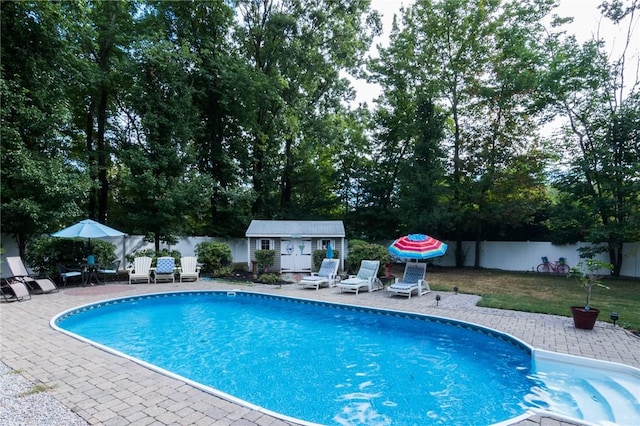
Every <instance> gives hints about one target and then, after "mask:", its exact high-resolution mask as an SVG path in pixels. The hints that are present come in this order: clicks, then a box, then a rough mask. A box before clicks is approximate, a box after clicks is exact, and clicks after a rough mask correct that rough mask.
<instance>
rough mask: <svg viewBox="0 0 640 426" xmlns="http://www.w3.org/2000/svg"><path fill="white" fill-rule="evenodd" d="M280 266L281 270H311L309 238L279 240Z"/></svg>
mask: <svg viewBox="0 0 640 426" xmlns="http://www.w3.org/2000/svg"><path fill="white" fill-rule="evenodd" d="M280 268H281V269H282V271H283V272H311V240H310V239H302V238H288V239H284V238H283V239H282V240H280Z"/></svg>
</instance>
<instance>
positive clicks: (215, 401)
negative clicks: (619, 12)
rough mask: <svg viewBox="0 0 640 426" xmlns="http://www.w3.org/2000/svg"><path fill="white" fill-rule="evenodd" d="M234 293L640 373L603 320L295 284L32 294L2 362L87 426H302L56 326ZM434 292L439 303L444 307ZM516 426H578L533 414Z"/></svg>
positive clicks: (7, 333)
mask: <svg viewBox="0 0 640 426" xmlns="http://www.w3.org/2000/svg"><path fill="white" fill-rule="evenodd" d="M233 289H241V290H246V291H253V292H264V293H269V294H277V295H282V296H292V297H301V298H308V299H316V300H322V301H328V302H336V303H347V304H353V305H363V306H370V307H379V308H386V309H394V310H400V311H410V312H417V313H423V314H428V315H435V316H442V317H447V318H453V319H458V320H462V321H468V322H472V323H475V324H479V325H483V326H487V327H491V328H494V329H496V330H499V331H502V332H506V333H509V334H511V335H513V336H514V337H517V338H519V339H521V340H523V341H525V342H526V343H528V344H530V345H532V346H534V347H536V348H539V349H545V350H550V351H555V352H559V353H566V354H572V355H578V356H583V357H588V358H595V359H600V360H605V361H612V362H617V363H622V364H627V365H631V366H634V367H637V368H640V339H639V338H638V337H637V336H635V335H632V334H631V333H628V332H626V331H625V330H623V329H621V328H619V327H614V326H613V325H612V324H609V323H603V322H599V323H597V325H596V327H595V329H594V330H593V331H585V330H579V329H576V328H574V326H573V323H572V320H571V318H569V317H559V316H550V315H542V314H530V313H521V312H514V311H503V310H497V309H488V308H479V307H476V306H475V303H476V301H477V300H478V296H472V295H463V294H453V293H446V292H432V293H429V294H427V295H425V296H423V297H412V298H411V299H406V298H404V297H391V298H390V297H388V294H387V292H386V291H377V292H373V293H360V294H358V295H355V294H353V293H339V292H338V291H337V289H335V288H323V289H321V290H319V291H315V290H309V289H306V290H305V289H301V288H300V287H299V286H297V285H295V284H290V285H283V286H281V287H278V286H270V285H255V284H252V285H248V284H240V283H225V282H219V281H204V280H201V281H197V282H189V283H182V284H180V283H175V284H173V283H163V284H155V285H154V284H150V285H148V284H134V285H127V284H126V283H122V282H119V283H113V284H107V285H100V286H90V287H76V288H67V289H62V290H60V291H59V292H58V293H54V294H47V295H34V296H33V298H32V299H31V300H29V301H25V302H20V303H18V302H14V303H1V304H0V315H1V317H2V330H1V334H0V351H1V353H2V362H4V363H5V364H6V365H7V366H9V367H10V368H11V369H13V370H16V371H18V372H19V373H20V374H21V375H23V376H24V377H25V378H27V379H28V380H30V381H31V382H32V383H35V384H41V385H44V386H45V387H46V388H47V390H46V392H47V393H48V394H50V395H51V396H53V397H54V398H56V399H57V400H58V401H59V402H60V403H62V404H64V405H65V406H67V407H69V408H70V409H71V410H72V411H73V412H75V413H77V414H78V415H79V416H81V417H82V418H83V419H84V420H85V421H86V422H87V423H88V424H101V425H147V424H178V425H211V424H216V425H288V424H295V423H291V422H287V421H284V420H282V419H278V418H274V417H272V416H270V415H267V414H265V413H263V412H261V411H259V410H251V409H249V408H246V407H243V406H241V405H238V404H235V403H232V402H229V401H226V400H224V399H221V398H219V397H217V396H214V395H211V394H208V393H206V392H204V391H201V390H199V389H196V388H194V387H192V386H190V385H188V384H185V383H183V382H181V381H178V380H176V379H173V378H170V377H166V376H164V375H161V374H159V373H156V372H154V371H151V370H149V369H147V368H145V367H143V366H141V365H138V364H137V363H135V362H132V361H129V360H127V359H123V358H120V357H117V356H115V355H112V354H110V353H107V352H105V351H102V350H100V349H98V348H95V347H93V346H90V345H88V344H86V343H83V342H81V341H78V340H76V339H73V338H71V337H68V336H66V335H64V334H61V333H59V332H57V331H55V330H53V329H51V328H50V327H49V321H50V320H51V318H52V317H53V316H55V315H56V314H58V313H60V312H62V311H64V310H67V309H70V308H73V307H76V306H79V305H83V304H88V303H92V302H97V301H100V300H104V299H109V298H115V297H125V296H131V295H137V294H145V293H154V292H167V291H183V290H184V291H188V290H233ZM436 294H438V295H440V298H441V300H440V301H439V302H436V298H435V296H436ZM0 408H1V407H0ZM517 424H519V425H536V424H539V425H570V424H576V423H575V422H570V421H566V420H563V419H560V418H553V417H552V416H547V415H544V416H540V415H533V416H532V417H530V418H529V419H527V420H524V421H520V422H519V423H517Z"/></svg>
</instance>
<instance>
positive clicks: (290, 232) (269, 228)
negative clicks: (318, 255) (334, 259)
mask: <svg viewBox="0 0 640 426" xmlns="http://www.w3.org/2000/svg"><path fill="white" fill-rule="evenodd" d="M245 235H246V237H247V239H248V258H249V262H248V265H247V266H248V267H249V270H251V267H252V265H251V262H252V261H254V260H255V259H256V257H255V252H256V250H275V252H276V259H275V265H274V268H276V269H278V270H280V271H281V272H311V268H312V267H313V256H312V254H313V251H314V250H326V248H327V245H328V244H331V247H332V248H333V250H335V252H337V254H338V257H339V259H340V269H341V270H344V257H345V251H346V241H345V238H344V237H345V233H344V224H343V223H342V221H341V220H252V221H251V224H250V225H249V228H248V229H247V232H246V233H245ZM278 254H279V255H278Z"/></svg>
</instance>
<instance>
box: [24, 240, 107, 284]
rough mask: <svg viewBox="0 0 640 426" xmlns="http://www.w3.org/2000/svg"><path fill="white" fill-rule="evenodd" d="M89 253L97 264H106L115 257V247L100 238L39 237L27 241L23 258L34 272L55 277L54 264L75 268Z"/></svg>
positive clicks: (84, 260) (56, 269)
mask: <svg viewBox="0 0 640 426" xmlns="http://www.w3.org/2000/svg"><path fill="white" fill-rule="evenodd" d="M90 254H93V255H94V256H95V261H96V263H97V264H100V265H106V264H109V263H111V262H113V261H114V260H115V259H116V247H115V246H114V245H113V244H111V243H110V242H108V241H104V240H100V239H93V240H91V242H89V240H88V239H76V238H53V237H41V238H36V239H35V240H33V241H31V242H30V243H29V245H28V247H27V252H26V254H25V259H24V260H25V262H26V263H27V265H29V266H30V267H31V268H32V269H33V270H34V271H35V272H36V273H38V274H41V275H48V276H50V277H57V276H58V268H57V267H56V265H58V264H61V265H64V266H66V267H68V268H72V269H73V268H77V267H78V266H79V265H81V264H83V263H86V261H87V256H88V255H90Z"/></svg>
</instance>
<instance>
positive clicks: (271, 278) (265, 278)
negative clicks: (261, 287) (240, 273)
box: [258, 274, 280, 284]
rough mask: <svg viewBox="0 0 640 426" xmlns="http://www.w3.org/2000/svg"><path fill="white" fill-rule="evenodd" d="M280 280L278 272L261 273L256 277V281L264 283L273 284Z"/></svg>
mask: <svg viewBox="0 0 640 426" xmlns="http://www.w3.org/2000/svg"><path fill="white" fill-rule="evenodd" d="M279 281H280V276H279V275H278V274H261V275H260V276H259V277H258V282H260V283H264V284H275V283H277V282H279Z"/></svg>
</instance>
